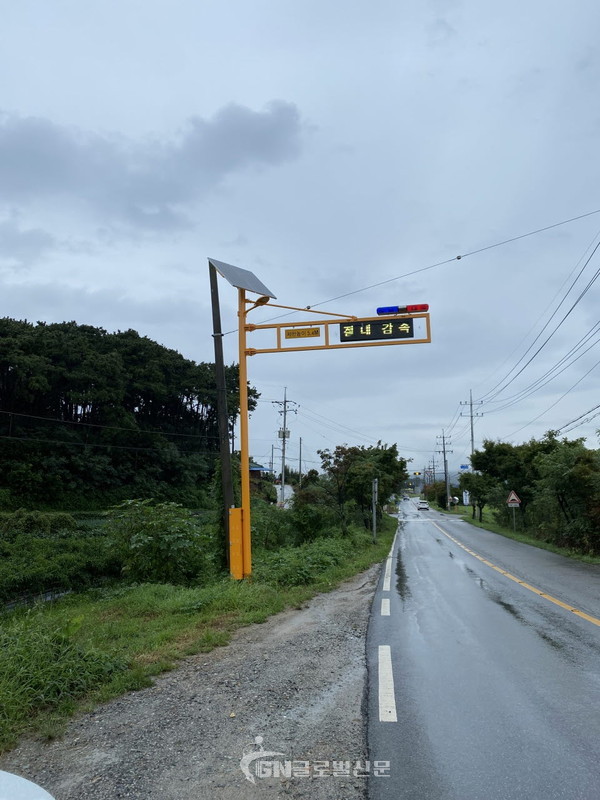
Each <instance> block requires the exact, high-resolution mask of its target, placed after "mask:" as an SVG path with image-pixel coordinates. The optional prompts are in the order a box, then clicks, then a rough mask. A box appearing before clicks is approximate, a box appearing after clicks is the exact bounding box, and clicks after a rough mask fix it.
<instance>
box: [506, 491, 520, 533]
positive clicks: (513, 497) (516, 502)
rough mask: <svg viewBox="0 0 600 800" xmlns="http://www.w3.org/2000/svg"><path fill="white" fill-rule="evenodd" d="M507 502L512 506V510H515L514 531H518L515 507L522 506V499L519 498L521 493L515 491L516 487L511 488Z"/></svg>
mask: <svg viewBox="0 0 600 800" xmlns="http://www.w3.org/2000/svg"><path fill="white" fill-rule="evenodd" d="M506 504H507V505H508V507H509V508H512V510H513V515H512V517H513V533H516V530H517V528H516V524H515V508H520V507H521V500H520V499H519V495H518V494H517V493H516V492H515V490H514V489H511V491H510V494H509V495H508V498H507V499H506Z"/></svg>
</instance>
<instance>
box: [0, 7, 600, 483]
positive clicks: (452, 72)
mask: <svg viewBox="0 0 600 800" xmlns="http://www.w3.org/2000/svg"><path fill="white" fill-rule="evenodd" d="M0 6H1V8H2V26H1V29H0V275H1V280H2V312H1V313H2V315H4V316H9V317H13V318H17V319H29V320H31V321H37V320H45V321H48V322H60V321H62V320H76V321H77V322H79V323H87V324H92V325H98V326H102V327H104V328H106V329H108V330H117V329H121V330H123V329H127V328H135V329H136V330H138V331H139V332H140V333H141V334H143V335H146V336H149V337H151V338H153V339H155V340H156V341H158V342H160V343H161V344H164V345H166V346H168V347H171V348H174V349H177V350H179V351H180V352H181V353H183V354H184V355H185V356H186V357H189V358H193V359H195V360H197V361H206V360H212V359H213V350H212V339H211V336H210V334H211V318H210V305H209V301H210V298H209V282H208V268H207V258H208V257H212V258H215V259H218V260H220V261H224V262H227V263H230V264H234V265H237V266H239V267H242V268H244V269H248V270H251V271H252V272H254V273H255V274H256V275H257V276H258V277H259V278H260V280H261V281H262V282H263V283H264V284H266V286H267V287H268V288H269V289H270V290H271V291H272V292H273V294H274V295H276V296H277V302H279V303H281V304H283V305H294V306H300V307H305V306H307V305H311V306H315V305H316V306H318V308H319V309H322V310H323V311H327V312H334V313H339V314H350V315H356V316H370V315H372V314H373V313H374V311H375V308H376V307H377V306H379V305H389V304H404V303H422V302H423V303H425V302H426V303H429V304H430V307H431V324H432V337H433V340H432V342H431V344H414V345H406V346H398V347H373V348H366V349H362V350H360V351H359V350H333V351H329V352H313V353H289V354H272V355H257V356H254V357H253V358H251V359H250V360H249V379H250V382H251V383H252V384H253V385H254V386H256V387H257V389H258V390H259V391H260V392H261V402H260V403H259V408H258V410H257V411H256V413H255V414H254V415H253V418H252V421H251V440H252V441H251V450H252V453H253V455H254V456H255V457H256V458H257V459H258V460H261V461H263V462H268V461H269V459H270V457H271V448H272V445H274V446H276V447H277V446H278V445H279V442H278V439H277V430H278V428H279V427H280V425H281V420H280V417H279V414H278V410H279V409H280V406H278V405H274V404H273V402H272V401H276V400H283V394H284V387H287V397H288V399H289V400H292V401H294V402H295V403H296V404H297V406H293V408H296V409H297V412H298V413H297V414H293V415H291V416H290V417H289V426H288V427H289V428H290V430H291V437H290V442H289V455H290V456H291V458H292V459H297V458H298V449H299V440H300V437H302V451H303V461H304V467H305V468H308V467H310V466H313V465H315V464H316V462H318V456H317V455H316V451H317V450H318V449H320V448H324V447H334V446H335V445H337V444H341V443H348V444H363V445H369V444H373V443H375V442H376V441H377V440H379V439H381V440H382V441H384V442H386V443H392V442H397V443H398V445H399V447H400V451H401V453H402V454H403V455H405V456H406V457H408V458H412V459H414V461H413V468H414V469H415V470H416V469H419V470H421V469H422V468H423V466H425V465H427V464H429V463H430V461H431V459H432V457H435V458H436V459H439V455H438V454H437V453H436V450H438V449H441V440H440V439H438V438H437V437H440V436H441V435H442V432H443V431H444V432H445V434H446V435H448V440H449V443H448V448H449V449H451V450H452V451H453V453H452V454H451V455H450V456H449V460H450V463H451V465H452V466H453V467H454V468H457V467H458V466H459V465H460V464H464V463H467V461H468V454H469V452H470V433H469V429H468V428H469V419H468V417H465V416H460V414H461V412H462V414H465V413H467V412H468V407H467V406H464V405H463V406H461V405H460V404H461V402H464V401H467V400H469V392H470V391H472V392H473V399H474V401H480V400H483V401H484V402H483V403H481V404H479V403H476V404H475V407H474V408H475V410H476V411H477V412H479V413H481V414H483V416H481V417H478V418H477V419H476V423H475V445H476V446H478V445H479V444H480V443H481V441H482V439H483V438H485V437H487V438H492V439H502V440H506V441H511V442H515V443H518V442H521V441H525V440H528V439H529V438H531V437H541V436H543V434H544V432H545V431H547V430H549V429H560V428H562V429H563V430H564V431H565V433H566V435H568V436H570V437H571V438H574V437H577V436H585V437H586V438H587V444H588V446H590V447H597V446H598V437H597V434H596V429H597V428H598V427H600V417H597V418H596V419H589V418H590V417H591V416H593V414H594V413H596V411H593V410H592V409H594V407H595V406H597V405H598V404H599V403H600V394H599V392H598V388H599V386H600V366H599V367H596V364H597V363H598V358H600V355H599V350H600V349H599V348H598V347H595V345H596V342H597V341H598V340H599V339H600V323H599V314H598V309H599V308H600V304H599V302H598V300H599V290H598V287H597V285H596V284H595V283H594V280H595V276H596V271H597V270H598V269H600V250H599V251H598V252H596V251H595V247H596V246H597V245H598V243H599V242H600V213H598V210H599V209H600V195H599V192H598V188H597V187H598V185H599V184H600V180H599V178H600V175H599V172H600V160H599V158H598V140H599V132H600V107H599V105H598V88H599V85H600V60H599V50H598V44H597V39H598V31H599V29H600V5H599V4H598V3H597V2H594V0H570V2H566V0H555V1H554V2H552V3H548V2H541V0H529V2H528V3H523V2H516V1H515V0H506V1H505V2H504V3H501V4H498V3H490V2H485V1H484V2H481V0H463V1H462V2H460V0H456V1H455V0H406V2H398V0H371V1H370V2H366V0H344V2H341V0H331V2H323V0H319V1H318V2H317V0H295V2H292V0H252V1H250V0H228V2H223V1H222V0H221V1H220V2H216V0H215V1H212V0H168V2H167V0H119V1H118V2H117V0H102V2H100V0H89V2H85V3H82V2H81V0H19V2H18V3H15V2H9V0H0ZM575 218H579V219H575ZM568 220H572V221H569V222H567V221H568ZM557 223H564V224H557ZM550 226H556V227H550ZM543 228H547V230H544V231H542V230H540V229H543ZM535 231H539V232H537V233H534V232H535ZM524 234H531V235H528V236H524V237H523V238H517V237H522V236H523V235H524ZM511 239H513V240H514V241H507V240H511ZM457 255H461V256H463V257H462V258H461V259H457V258H456V256H457ZM433 265H438V266H433ZM428 267H430V268H429V269H427V268H428ZM375 284H380V285H379V286H374V285H375ZM220 292H221V303H222V316H223V327H224V330H234V329H235V328H236V326H237V320H236V303H237V297H236V292H235V290H234V289H233V288H231V287H230V286H229V285H228V284H227V283H226V282H225V281H223V280H220ZM334 298H337V299H334ZM254 315H255V316H254ZM273 316H274V313H273V311H272V310H271V311H269V309H264V310H261V311H258V310H257V311H255V312H253V321H254V322H257V323H258V322H262V321H265V320H267V319H270V318H272V317H273ZM299 318H302V317H299ZM563 319H564V321H563ZM249 344H250V345H251V346H252V342H251V341H249ZM225 351H226V359H227V361H228V362H233V361H237V340H236V335H235V333H231V334H229V335H228V336H227V337H225ZM538 351H539V352H538ZM290 408H292V406H291V405H290ZM598 410H600V409H598ZM571 421H573V424H574V425H576V427H572V426H571V427H569V425H568V423H570V422H571ZM579 423H582V424H579ZM275 455H276V457H278V451H277V450H275ZM296 463H297V462H296Z"/></svg>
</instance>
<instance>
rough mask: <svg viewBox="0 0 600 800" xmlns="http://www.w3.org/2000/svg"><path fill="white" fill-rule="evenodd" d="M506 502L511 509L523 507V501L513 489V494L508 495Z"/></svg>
mask: <svg viewBox="0 0 600 800" xmlns="http://www.w3.org/2000/svg"><path fill="white" fill-rule="evenodd" d="M506 502H507V504H508V507H509V508H519V506H520V505H521V500H520V499H519V495H518V494H517V493H516V492H515V491H514V490H513V489H511V492H510V494H509V495H508V498H507V500H506Z"/></svg>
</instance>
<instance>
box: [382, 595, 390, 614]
mask: <svg viewBox="0 0 600 800" xmlns="http://www.w3.org/2000/svg"><path fill="white" fill-rule="evenodd" d="M389 615H390V600H389V598H388V597H384V598H383V599H382V600H381V616H382V617H389Z"/></svg>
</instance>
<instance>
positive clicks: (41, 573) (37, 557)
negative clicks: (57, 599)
mask: <svg viewBox="0 0 600 800" xmlns="http://www.w3.org/2000/svg"><path fill="white" fill-rule="evenodd" d="M121 567H122V564H121V562H120V561H119V559H118V556H117V554H116V552H115V550H114V548H113V547H112V545H111V543H110V542H109V541H108V540H107V538H106V536H98V535H97V534H93V535H87V536H86V535H82V534H79V535H77V536H71V537H69V536H62V535H59V534H57V535H56V537H55V538H51V537H43V538H42V537H34V536H32V535H31V534H20V535H18V536H16V537H14V539H13V541H6V540H5V541H2V540H1V539H0V601H4V602H6V601H9V600H14V599H15V598H18V597H21V596H24V595H34V594H41V593H43V592H47V591H51V590H58V591H62V590H65V591H66V590H81V589H86V588H88V587H89V586H92V585H94V584H97V583H98V582H99V581H100V580H102V579H103V578H107V577H117V576H119V575H120V574H121Z"/></svg>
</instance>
